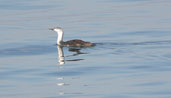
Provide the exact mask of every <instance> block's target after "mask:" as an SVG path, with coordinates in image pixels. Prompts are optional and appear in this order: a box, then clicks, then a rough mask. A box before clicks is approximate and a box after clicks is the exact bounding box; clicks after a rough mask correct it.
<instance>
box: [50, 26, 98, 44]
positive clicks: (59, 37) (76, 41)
mask: <svg viewBox="0 0 171 98" xmlns="http://www.w3.org/2000/svg"><path fill="white" fill-rule="evenodd" d="M49 30H52V31H55V32H57V45H59V46H67V47H92V46H95V43H91V42H87V41H83V40H80V39H74V40H69V41H63V36H64V32H63V30H62V28H61V27H54V28H49Z"/></svg>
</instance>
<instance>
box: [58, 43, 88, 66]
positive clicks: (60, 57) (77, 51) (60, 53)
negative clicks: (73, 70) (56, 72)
mask: <svg viewBox="0 0 171 98" xmlns="http://www.w3.org/2000/svg"><path fill="white" fill-rule="evenodd" d="M57 50H58V63H59V64H60V65H63V64H65V62H67V61H81V60H84V59H71V60H65V57H71V56H78V55H80V54H86V53H83V52H80V50H81V49H80V48H75V47H70V48H69V49H68V51H69V52H75V53H74V54H72V55H66V56H64V52H63V47H62V46H57Z"/></svg>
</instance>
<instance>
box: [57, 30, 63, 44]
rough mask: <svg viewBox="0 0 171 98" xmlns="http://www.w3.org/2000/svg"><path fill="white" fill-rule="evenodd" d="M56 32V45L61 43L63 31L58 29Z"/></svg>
mask: <svg viewBox="0 0 171 98" xmlns="http://www.w3.org/2000/svg"><path fill="white" fill-rule="evenodd" d="M57 34H58V38H57V44H58V45H61V43H62V42H63V35H64V33H63V31H62V30H61V31H58V32H57Z"/></svg>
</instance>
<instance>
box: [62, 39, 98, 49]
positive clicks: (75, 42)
mask: <svg viewBox="0 0 171 98" xmlns="http://www.w3.org/2000/svg"><path fill="white" fill-rule="evenodd" d="M61 45H62V46H71V47H91V46H94V45H95V44H94V43H90V42H85V41H83V40H79V39H74V40H69V41H66V42H62V43H61Z"/></svg>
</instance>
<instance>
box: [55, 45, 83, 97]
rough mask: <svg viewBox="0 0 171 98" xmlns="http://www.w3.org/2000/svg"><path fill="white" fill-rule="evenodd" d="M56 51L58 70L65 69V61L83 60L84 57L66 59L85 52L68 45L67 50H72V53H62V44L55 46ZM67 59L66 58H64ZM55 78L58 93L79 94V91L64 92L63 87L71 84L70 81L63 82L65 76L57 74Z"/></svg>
mask: <svg viewBox="0 0 171 98" xmlns="http://www.w3.org/2000/svg"><path fill="white" fill-rule="evenodd" d="M57 51H58V66H57V68H58V71H62V70H65V69H64V68H65V67H64V66H63V65H64V64H65V63H66V62H71V61H72V62H74V61H81V60H84V59H68V58H69V57H72V56H78V55H80V54H86V53H83V52H81V48H78V47H77V48H76V47H69V48H68V51H69V52H72V54H70V55H64V52H63V47H62V46H57ZM66 59H67V60H66ZM71 79H75V78H71ZM56 80H57V83H56V85H57V86H58V87H59V88H60V89H59V90H60V91H59V92H58V94H59V95H64V94H81V93H80V92H72V93H71V92H66V91H65V90H64V89H65V88H66V86H69V85H71V84H70V83H65V81H66V77H63V76H58V77H57V78H56Z"/></svg>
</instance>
